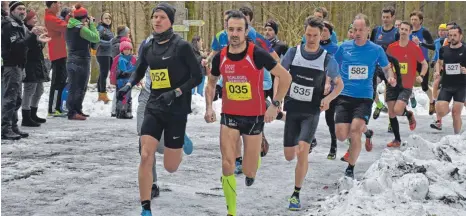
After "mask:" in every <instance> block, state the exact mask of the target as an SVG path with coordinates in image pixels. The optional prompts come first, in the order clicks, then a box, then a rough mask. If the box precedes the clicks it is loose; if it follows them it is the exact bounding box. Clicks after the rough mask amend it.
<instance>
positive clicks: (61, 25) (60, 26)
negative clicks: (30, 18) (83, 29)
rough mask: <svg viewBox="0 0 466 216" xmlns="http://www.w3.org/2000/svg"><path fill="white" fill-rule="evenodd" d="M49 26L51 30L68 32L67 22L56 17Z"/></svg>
mask: <svg viewBox="0 0 466 216" xmlns="http://www.w3.org/2000/svg"><path fill="white" fill-rule="evenodd" d="M47 24H48V26H49V27H50V28H51V29H53V30H55V31H59V32H61V33H65V32H66V26H67V25H68V23H67V22H66V21H64V20H62V19H59V18H58V17H55V16H53V17H52V20H50V21H49V22H48V23H47Z"/></svg>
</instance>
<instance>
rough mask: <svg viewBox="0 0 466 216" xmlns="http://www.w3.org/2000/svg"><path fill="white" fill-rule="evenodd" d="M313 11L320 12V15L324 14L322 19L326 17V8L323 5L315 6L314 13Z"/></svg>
mask: <svg viewBox="0 0 466 216" xmlns="http://www.w3.org/2000/svg"><path fill="white" fill-rule="evenodd" d="M315 12H319V13H322V16H324V19H325V18H327V15H328V11H327V8H325V7H316V8H315V9H314V13H315Z"/></svg>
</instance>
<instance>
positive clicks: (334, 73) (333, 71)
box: [327, 56, 340, 80]
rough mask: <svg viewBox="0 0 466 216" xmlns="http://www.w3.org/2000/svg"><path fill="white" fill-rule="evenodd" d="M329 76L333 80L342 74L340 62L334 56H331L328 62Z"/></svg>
mask: <svg viewBox="0 0 466 216" xmlns="http://www.w3.org/2000/svg"><path fill="white" fill-rule="evenodd" d="M327 76H329V77H330V78H331V79H332V80H334V79H335V78H337V77H339V76H340V69H339V67H338V63H337V61H336V60H335V58H333V57H332V56H330V57H329V61H328V64H327Z"/></svg>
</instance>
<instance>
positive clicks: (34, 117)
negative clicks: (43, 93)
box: [31, 107, 47, 124]
mask: <svg viewBox="0 0 466 216" xmlns="http://www.w3.org/2000/svg"><path fill="white" fill-rule="evenodd" d="M31 119H32V120H33V121H35V122H37V123H40V124H42V123H45V122H46V121H47V120H45V119H43V118H39V117H38V116H37V107H31Z"/></svg>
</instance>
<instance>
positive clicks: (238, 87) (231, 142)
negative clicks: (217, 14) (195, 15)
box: [204, 11, 291, 215]
mask: <svg viewBox="0 0 466 216" xmlns="http://www.w3.org/2000/svg"><path fill="white" fill-rule="evenodd" d="M247 30H248V24H247V21H246V17H245V16H244V15H243V13H241V12H240V11H233V12H231V13H230V14H229V15H228V18H227V34H228V41H229V42H230V44H229V45H228V46H227V47H225V48H223V49H222V50H221V51H220V52H219V53H217V54H216V55H215V56H214V58H213V60H212V71H211V74H210V75H209V82H208V85H207V87H206V113H205V116H204V118H205V120H206V122H208V123H212V122H214V121H215V119H216V115H215V112H214V110H213V109H212V101H213V98H214V93H215V85H216V83H217V81H218V78H219V76H220V75H222V77H223V95H224V96H223V97H222V113H221V121H220V124H221V127H220V149H221V153H222V172H223V175H222V178H221V179H222V187H223V192H224V194H225V199H226V203H227V208H228V215H236V178H235V176H234V171H235V157H236V148H237V145H236V144H237V142H238V140H239V138H240V136H242V137H243V141H244V154H243V155H244V160H243V173H244V175H245V176H246V186H251V185H252V184H253V182H254V178H255V176H256V172H257V169H258V167H259V166H258V161H259V164H260V151H261V143H262V130H263V127H264V122H267V123H268V122H271V121H273V120H274V119H275V117H276V116H277V113H278V108H279V107H280V106H281V105H280V104H281V101H282V100H283V98H284V97H285V95H286V93H287V91H288V88H289V86H290V83H291V76H290V75H289V74H288V72H287V71H286V70H285V69H284V68H283V67H282V66H281V65H280V64H278V63H277V62H276V61H275V60H274V59H273V57H272V56H270V54H269V53H267V52H266V51H265V50H264V49H261V48H258V47H256V46H255V45H254V44H253V43H251V42H247V41H246V35H247V32H248V31H247ZM264 68H266V69H267V70H269V71H270V72H271V73H272V74H273V75H274V76H276V77H278V78H279V85H278V89H277V94H276V96H275V98H274V100H273V102H272V104H273V105H272V106H270V107H269V108H268V109H267V111H266V108H265V107H266V104H265V98H264V90H263V86H262V85H263V79H264V75H263V73H264V71H263V70H264Z"/></svg>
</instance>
